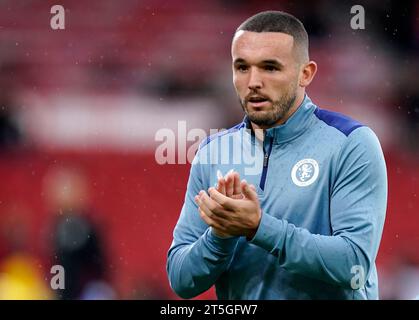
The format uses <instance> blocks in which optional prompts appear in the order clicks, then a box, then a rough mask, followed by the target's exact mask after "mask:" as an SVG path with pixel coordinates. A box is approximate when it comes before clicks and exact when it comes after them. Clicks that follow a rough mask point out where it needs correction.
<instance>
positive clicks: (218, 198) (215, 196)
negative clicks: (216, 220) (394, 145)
mask: <svg viewBox="0 0 419 320" xmlns="http://www.w3.org/2000/svg"><path fill="white" fill-rule="evenodd" d="M208 192H209V194H210V196H211V199H212V200H213V201H214V202H216V203H217V204H218V205H221V206H222V207H223V208H224V209H227V210H234V208H235V204H234V201H235V200H233V199H231V198H229V197H227V196H225V195H223V194H221V193H219V192H218V191H217V190H216V189H215V188H209V190H208ZM220 216H221V215H220Z"/></svg>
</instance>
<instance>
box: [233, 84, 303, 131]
mask: <svg viewBox="0 0 419 320" xmlns="http://www.w3.org/2000/svg"><path fill="white" fill-rule="evenodd" d="M296 98H297V90H296V87H295V86H291V87H290V88H289V90H288V91H287V92H286V93H285V94H283V95H282V96H281V97H280V99H278V100H275V101H272V100H269V101H270V102H271V108H270V109H269V110H263V111H250V112H249V110H248V108H247V103H248V102H247V100H246V99H244V101H243V100H242V99H239V100H240V104H241V106H242V108H243V111H244V112H245V114H246V115H247V117H248V119H249V120H250V121H251V122H253V123H254V124H256V125H257V126H259V127H263V128H267V127H272V126H274V125H275V124H276V123H278V122H280V121H281V120H282V119H284V117H285V116H287V114H288V112H289V110H290V109H291V107H292V106H293V105H294V102H295V100H296Z"/></svg>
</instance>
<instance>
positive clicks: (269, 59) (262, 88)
mask: <svg viewBox="0 0 419 320" xmlns="http://www.w3.org/2000/svg"><path fill="white" fill-rule="evenodd" d="M293 42H294V38H293V37H292V36H290V35H288V34H285V33H279V32H262V33H258V32H250V31H239V32H237V33H236V35H235V37H234V39H233V43H232V49H231V54H232V58H233V82H234V86H235V88H236V92H237V95H238V97H239V99H240V103H241V105H242V107H243V110H244V112H245V113H246V114H247V116H248V117H249V119H250V121H251V122H253V123H255V124H256V125H258V126H259V127H261V128H264V129H266V128H269V127H272V126H274V125H277V124H280V123H282V122H283V121H281V120H283V119H284V117H285V116H286V115H287V113H288V111H289V110H290V108H291V107H292V106H293V104H294V102H295V100H296V96H297V90H298V88H299V86H298V75H299V69H300V68H299V61H298V56H297V55H296V54H295V50H294V49H293Z"/></svg>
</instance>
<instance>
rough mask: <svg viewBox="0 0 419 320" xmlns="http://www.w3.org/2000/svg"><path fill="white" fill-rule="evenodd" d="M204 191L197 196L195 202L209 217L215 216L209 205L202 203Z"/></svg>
mask: <svg viewBox="0 0 419 320" xmlns="http://www.w3.org/2000/svg"><path fill="white" fill-rule="evenodd" d="M202 194H203V191H201V192H200V193H199V195H197V196H195V202H196V204H197V205H198V209H200V210H202V211H203V212H204V213H205V214H206V215H207V216H208V217H211V216H213V213H212V211H211V210H210V209H209V208H208V207H207V205H206V204H205V203H204V202H203V201H202Z"/></svg>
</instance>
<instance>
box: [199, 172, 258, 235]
mask: <svg viewBox="0 0 419 320" xmlns="http://www.w3.org/2000/svg"><path fill="white" fill-rule="evenodd" d="M195 202H196V203H197V205H198V209H199V214H200V216H201V218H202V219H203V220H204V221H205V222H206V223H207V224H208V225H209V226H211V228H212V230H213V232H214V233H215V234H216V235H217V236H219V237H230V236H245V237H246V238H247V239H248V240H251V239H252V238H253V237H254V235H255V233H256V231H257V228H258V226H259V223H260V219H261V215H262V212H261V208H260V204H259V199H258V196H257V192H256V189H255V187H254V186H253V185H250V184H248V183H247V181H246V180H241V181H240V176H239V174H238V173H237V172H230V173H229V174H227V176H226V177H225V178H224V177H222V176H219V177H218V184H217V187H216V188H214V187H211V188H209V189H208V193H207V192H205V191H204V190H201V191H200V192H199V194H198V195H196V196H195Z"/></svg>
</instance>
